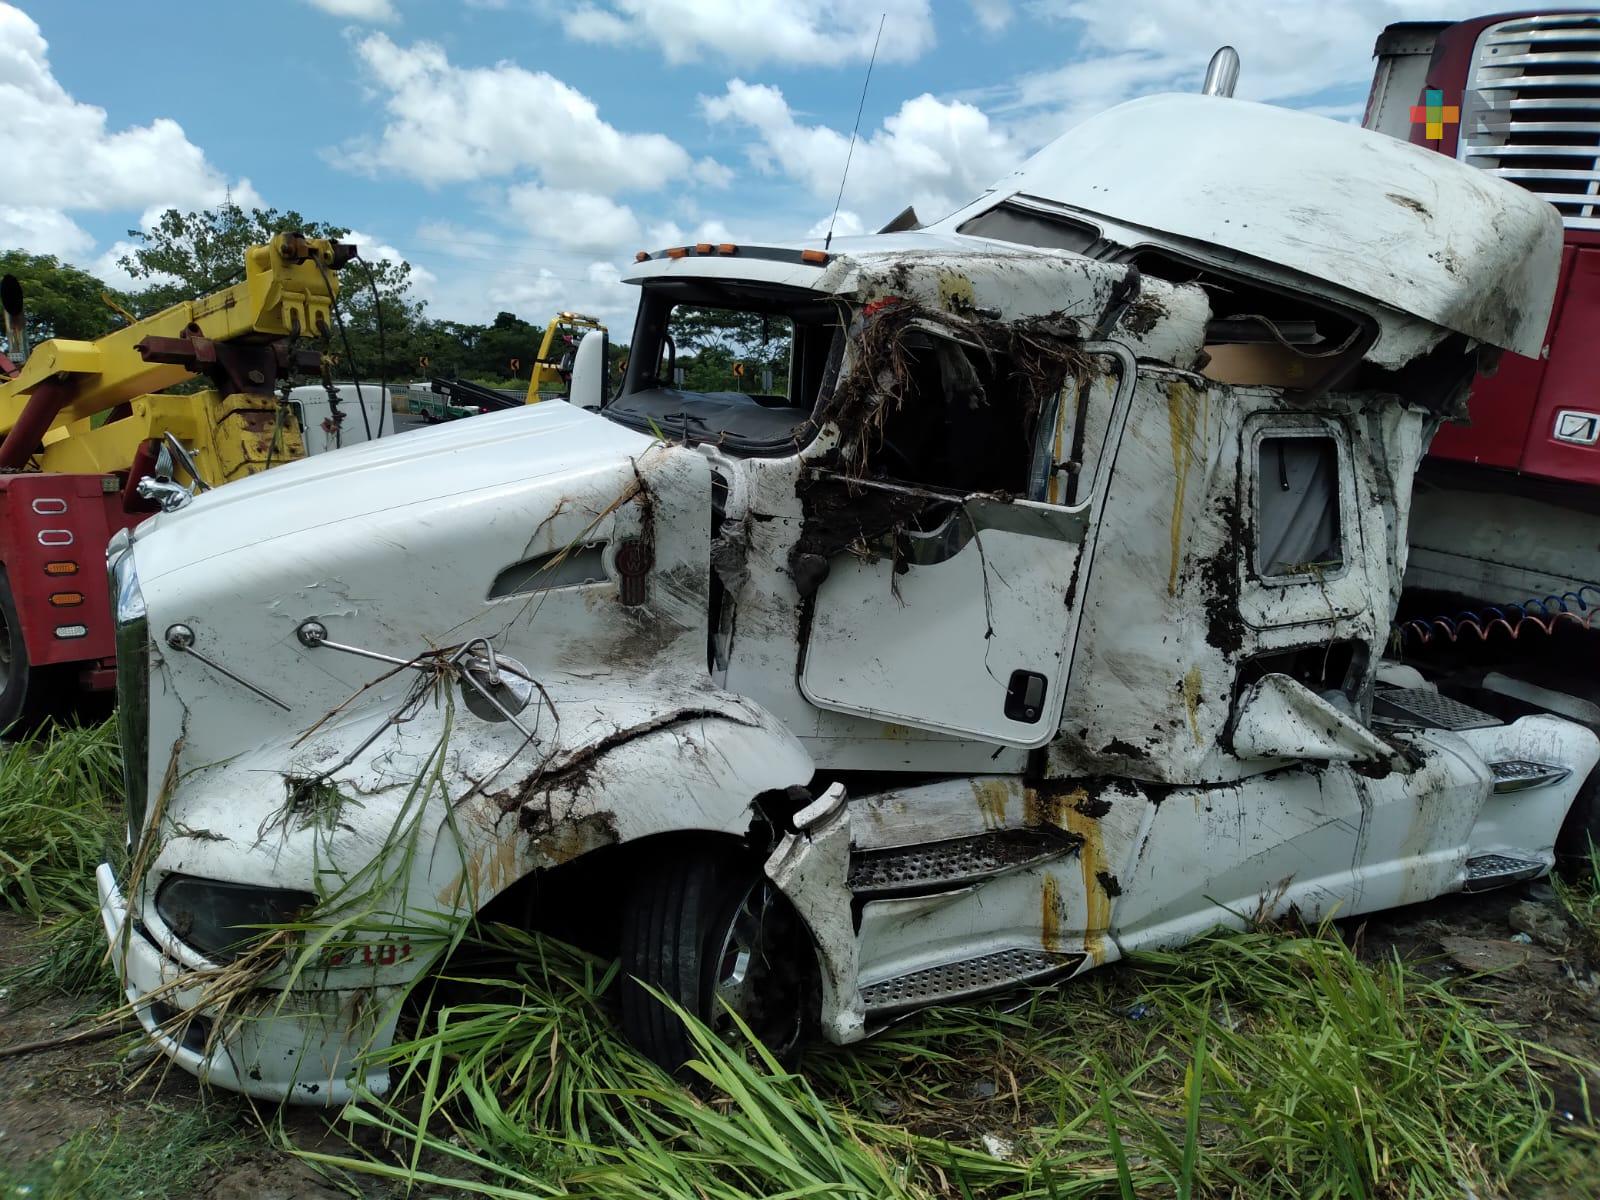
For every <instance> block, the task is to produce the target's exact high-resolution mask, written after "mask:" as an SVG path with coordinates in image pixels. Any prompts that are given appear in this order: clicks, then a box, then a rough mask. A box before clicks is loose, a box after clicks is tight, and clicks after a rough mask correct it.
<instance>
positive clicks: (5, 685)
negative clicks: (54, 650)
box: [0, 570, 58, 734]
mask: <svg viewBox="0 0 1600 1200" xmlns="http://www.w3.org/2000/svg"><path fill="white" fill-rule="evenodd" d="M57 675H58V672H57V671H55V670H53V669H51V668H49V667H44V668H41V667H36V666H33V665H32V664H31V663H30V662H29V661H28V647H27V646H26V645H25V644H24V643H23V640H22V622H21V621H20V620H19V619H18V618H17V605H16V601H15V600H14V599H13V598H12V595H11V585H10V583H9V582H8V581H7V579H6V574H5V571H4V570H0V734H3V733H7V732H10V733H13V734H15V733H19V732H22V731H23V730H26V729H27V728H29V727H30V726H32V725H33V724H35V723H36V722H38V721H39V720H40V719H41V718H43V717H45V716H47V715H48V714H49V712H50V709H51V706H52V704H53V703H54V701H55V698H56V692H57V687H56V684H57Z"/></svg>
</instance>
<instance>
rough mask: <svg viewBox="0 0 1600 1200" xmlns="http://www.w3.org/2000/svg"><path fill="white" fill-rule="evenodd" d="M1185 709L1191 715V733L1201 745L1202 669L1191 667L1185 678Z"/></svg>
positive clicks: (1195, 742)
mask: <svg viewBox="0 0 1600 1200" xmlns="http://www.w3.org/2000/svg"><path fill="white" fill-rule="evenodd" d="M1183 707H1184V711H1185V712H1187V713H1188V714H1189V732H1190V733H1191V734H1193V735H1194V744H1195V745H1196V746H1198V745H1199V744H1200V668H1199V667H1190V668H1189V670H1188V671H1187V672H1186V673H1185V674H1184V676H1183Z"/></svg>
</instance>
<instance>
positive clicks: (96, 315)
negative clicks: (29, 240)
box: [0, 250, 127, 353]
mask: <svg viewBox="0 0 1600 1200" xmlns="http://www.w3.org/2000/svg"><path fill="white" fill-rule="evenodd" d="M0 274H5V275H15V276H16V277H17V282H19V283H20V284H22V306H23V311H24V313H25V314H26V316H25V322H26V325H27V330H28V343H29V344H30V345H37V344H38V343H39V342H42V341H44V340H45V339H46V338H52V337H59V338H79V339H82V340H86V341H87V340H93V339H94V338H97V337H100V336H101V335H102V334H107V333H110V332H111V331H112V330H113V329H116V328H117V327H118V326H120V325H122V324H123V320H122V317H121V316H119V315H118V313H117V311H116V310H115V309H114V308H112V307H111V305H110V304H108V303H106V301H105V300H104V299H103V298H102V297H103V296H109V297H110V298H111V300H112V301H113V302H115V303H117V304H123V305H125V304H126V303H127V297H125V296H119V295H117V294H115V293H113V292H112V291H111V289H110V288H108V287H107V286H106V285H105V284H104V283H102V282H101V281H100V280H98V279H96V278H95V277H94V276H93V275H91V274H89V272H87V271H81V270H79V269H78V268H77V267H74V266H71V265H69V264H67V263H64V262H62V261H61V260H60V259H58V258H56V257H55V256H54V255H50V254H28V253H26V252H25V251H22V250H7V251H4V252H3V253H0ZM11 350H12V347H11V346H10V345H7V346H6V351H7V353H10V352H11Z"/></svg>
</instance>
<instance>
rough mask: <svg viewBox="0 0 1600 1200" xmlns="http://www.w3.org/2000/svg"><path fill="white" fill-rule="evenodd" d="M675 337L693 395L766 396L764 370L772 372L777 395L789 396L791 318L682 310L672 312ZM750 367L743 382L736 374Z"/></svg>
mask: <svg viewBox="0 0 1600 1200" xmlns="http://www.w3.org/2000/svg"><path fill="white" fill-rule="evenodd" d="M670 332H671V334H672V338H673V343H674V345H675V347H676V349H677V353H678V365H679V366H680V367H682V368H683V369H684V371H683V383H684V387H686V388H688V389H690V390H691V391H704V392H710V391H730V392H731V391H744V392H758V391H761V390H762V388H761V376H762V372H763V370H770V371H771V372H772V391H773V392H775V393H777V394H780V395H782V394H787V391H788V386H789V349H790V343H791V341H792V332H793V330H792V326H791V325H790V323H789V319H788V318H787V317H773V316H766V315H764V314H762V313H752V312H736V311H733V310H730V309H724V308H692V307H689V306H680V307H678V308H675V309H673V310H672V320H671V322H670ZM736 362H738V363H743V364H744V375H743V377H742V378H741V377H738V376H735V375H734V373H733V365H734V363H736Z"/></svg>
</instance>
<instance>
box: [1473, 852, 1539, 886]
mask: <svg viewBox="0 0 1600 1200" xmlns="http://www.w3.org/2000/svg"><path fill="white" fill-rule="evenodd" d="M1544 871H1545V864H1544V863H1542V862H1540V861H1538V860H1537V859H1533V858H1518V857H1515V856H1513V855H1510V854H1479V855H1475V856H1474V857H1472V858H1469V859H1467V878H1466V882H1465V883H1463V884H1462V885H1461V889H1462V891H1466V892H1487V891H1489V890H1491V889H1492V888H1497V887H1504V886H1505V885H1506V884H1508V883H1520V882H1521V881H1522V880H1524V879H1534V878H1537V877H1538V876H1540V875H1542V874H1544Z"/></svg>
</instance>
